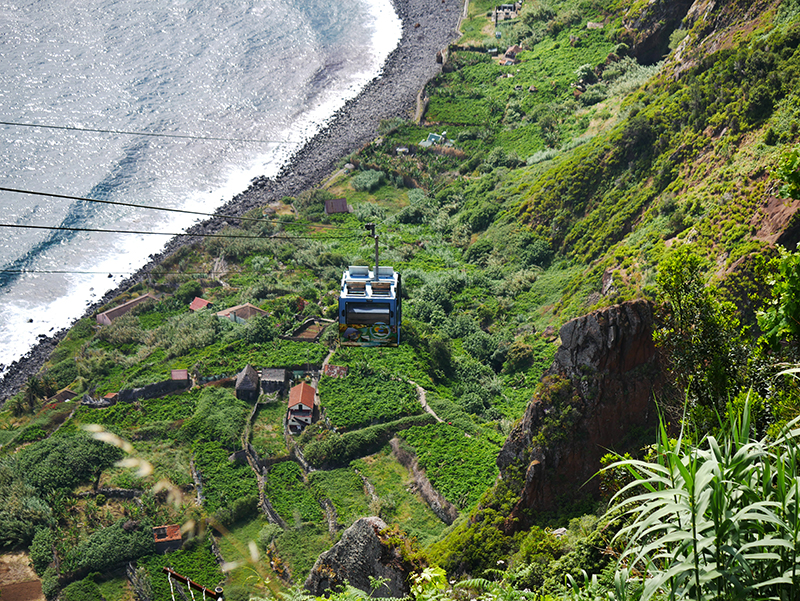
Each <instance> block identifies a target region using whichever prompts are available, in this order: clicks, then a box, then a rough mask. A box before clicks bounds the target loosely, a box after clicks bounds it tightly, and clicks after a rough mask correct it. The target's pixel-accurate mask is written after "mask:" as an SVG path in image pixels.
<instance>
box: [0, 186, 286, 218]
mask: <svg viewBox="0 0 800 601" xmlns="http://www.w3.org/2000/svg"><path fill="white" fill-rule="evenodd" d="M0 192H15V193H17V194H32V195H33V196H48V197H51V198H63V199H65V200H82V201H85V202H98V203H100V204H106V205H119V206H121V207H134V208H136V209H150V210H153V211H169V212H170V213H186V214H188V215H200V216H202V217H219V218H221V219H240V220H242V221H256V222H258V223H275V221H273V220H271V219H257V218H255V217H236V216H234V215H222V214H220V213H202V212H200V211H188V210H186V209H171V208H168V207H153V206H150V205H142V204H136V203H132V202H118V201H116V200H99V199H97V198H85V197H83V196H70V195H68V194H52V193H50V192H34V191H32V190H20V189H18V188H0Z"/></svg>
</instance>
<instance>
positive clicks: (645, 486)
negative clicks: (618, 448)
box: [613, 401, 800, 601]
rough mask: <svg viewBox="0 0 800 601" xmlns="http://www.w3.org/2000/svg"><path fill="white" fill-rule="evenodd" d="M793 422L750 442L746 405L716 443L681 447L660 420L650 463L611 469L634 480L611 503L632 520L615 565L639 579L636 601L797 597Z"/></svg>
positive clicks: (710, 439)
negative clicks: (627, 473) (652, 600)
mask: <svg viewBox="0 0 800 601" xmlns="http://www.w3.org/2000/svg"><path fill="white" fill-rule="evenodd" d="M731 413H733V412H732V411H731ZM798 423H800V418H799V419H798V420H795V421H793V422H791V423H789V424H788V425H787V426H786V428H784V430H783V431H782V432H781V434H780V435H779V436H778V437H776V438H774V439H769V438H762V439H760V440H754V439H752V438H751V424H750V405H749V401H748V402H747V403H746V404H745V408H744V410H743V412H742V414H741V415H740V416H735V415H734V416H732V417H729V418H728V421H727V423H726V424H724V427H723V428H722V433H721V435H720V436H719V438H717V437H715V436H710V435H708V436H706V437H705V438H704V439H703V441H702V442H701V443H700V444H699V445H698V446H697V447H694V448H686V447H685V446H684V441H683V438H682V436H680V437H679V438H678V439H677V440H673V439H670V438H669V436H668V433H667V429H666V426H665V425H664V424H663V422H662V424H661V428H660V435H659V440H658V443H657V444H656V446H655V449H654V450H655V459H654V461H653V462H646V461H640V460H623V461H619V462H617V463H616V464H615V465H614V466H613V467H624V468H626V469H627V470H629V471H630V473H631V474H633V476H634V478H635V479H634V480H633V481H632V482H631V483H630V484H628V485H627V486H626V487H624V488H623V489H622V490H621V491H620V492H619V493H618V494H617V496H616V497H615V498H616V499H617V500H619V501H620V502H619V505H618V506H617V507H618V509H620V510H621V511H622V512H623V513H624V515H625V516H626V517H627V518H628V519H630V523H629V524H628V525H626V526H625V527H623V528H622V529H621V530H620V531H619V533H618V534H617V539H621V540H626V539H627V542H628V544H627V549H626V551H625V552H624V554H623V555H622V558H621V562H622V563H623V564H627V567H628V569H629V570H630V573H638V574H639V575H640V576H641V578H642V581H643V585H644V586H643V589H642V595H641V601H646V600H647V599H650V598H651V597H653V596H654V595H657V596H659V597H662V596H666V597H668V598H669V599H697V600H700V599H720V600H722V599H725V600H728V599H754V598H767V597H769V598H773V599H794V598H796V596H797V590H798V587H799V586H800V574H798V549H799V547H798V540H800V478H798V457H799V456H800V445H798V437H800V428H798Z"/></svg>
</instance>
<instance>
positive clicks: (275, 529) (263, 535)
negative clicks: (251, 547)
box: [258, 524, 283, 551]
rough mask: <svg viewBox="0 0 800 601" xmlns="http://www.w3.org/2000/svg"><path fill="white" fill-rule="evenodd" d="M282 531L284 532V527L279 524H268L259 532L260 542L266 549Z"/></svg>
mask: <svg viewBox="0 0 800 601" xmlns="http://www.w3.org/2000/svg"><path fill="white" fill-rule="evenodd" d="M281 532H283V529H282V528H281V527H280V526H278V525H277V524H266V525H265V526H264V527H263V528H261V530H259V532H258V544H259V545H260V546H261V548H262V549H264V550H265V551H266V550H267V548H268V547H269V546H270V545H271V544H272V541H274V540H275V538H276V537H278V536H279V535H280V534H281Z"/></svg>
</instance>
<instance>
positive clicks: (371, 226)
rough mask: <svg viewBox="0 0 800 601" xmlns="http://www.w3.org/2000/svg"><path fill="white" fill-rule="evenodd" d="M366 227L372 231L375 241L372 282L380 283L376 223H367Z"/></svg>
mask: <svg viewBox="0 0 800 601" xmlns="http://www.w3.org/2000/svg"><path fill="white" fill-rule="evenodd" d="M364 227H365V228H366V229H367V230H369V231H370V233H371V234H372V237H373V238H374V239H375V271H374V273H373V275H372V280H373V281H375V282H377V281H378V234H376V233H375V224H374V223H365V224H364Z"/></svg>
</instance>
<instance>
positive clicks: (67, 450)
mask: <svg viewBox="0 0 800 601" xmlns="http://www.w3.org/2000/svg"><path fill="white" fill-rule="evenodd" d="M122 456H123V452H122V450H121V449H118V448H117V447H114V446H111V445H110V444H106V443H105V442H101V441H99V440H95V439H94V438H92V437H90V436H88V435H86V434H82V433H81V434H75V435H72V436H57V437H54V438H48V439H47V440H42V441H40V442H36V443H34V444H32V445H31V446H29V447H26V448H25V449H23V450H22V451H21V452H20V453H19V467H20V470H21V473H22V474H24V477H25V479H26V480H27V481H28V482H29V483H30V484H31V485H32V486H34V487H35V488H36V489H38V490H39V491H41V492H52V491H55V490H59V489H66V490H69V491H71V490H72V489H73V488H74V487H75V486H77V485H78V484H80V483H81V482H88V481H90V480H93V479H94V478H95V477H96V476H97V474H99V473H100V472H102V471H103V470H104V469H106V468H108V467H111V466H112V465H114V464H115V463H116V462H117V461H119V460H120V459H122Z"/></svg>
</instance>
